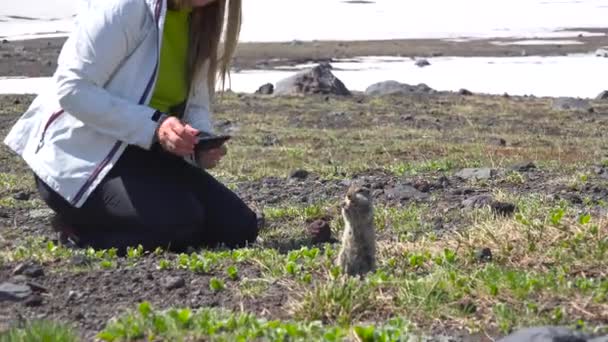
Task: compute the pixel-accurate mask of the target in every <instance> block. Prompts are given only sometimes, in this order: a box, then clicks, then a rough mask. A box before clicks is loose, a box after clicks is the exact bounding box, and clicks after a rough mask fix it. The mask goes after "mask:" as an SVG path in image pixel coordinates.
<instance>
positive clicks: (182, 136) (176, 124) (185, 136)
mask: <svg viewBox="0 0 608 342" xmlns="http://www.w3.org/2000/svg"><path fill="white" fill-rule="evenodd" d="M198 132H199V131H198V130H196V129H194V128H192V126H190V125H187V124H183V123H182V122H181V121H180V120H179V119H178V118H176V117H173V116H170V117H168V118H166V119H165V120H163V122H162V123H161V124H160V126H159V128H158V131H157V133H156V135H157V139H158V142H159V143H160V145H161V146H162V147H163V149H165V150H166V151H168V152H170V153H173V154H175V155H178V156H180V157H185V156H187V155H190V154H192V153H194V145H195V144H196V141H197V139H196V135H197V134H198Z"/></svg>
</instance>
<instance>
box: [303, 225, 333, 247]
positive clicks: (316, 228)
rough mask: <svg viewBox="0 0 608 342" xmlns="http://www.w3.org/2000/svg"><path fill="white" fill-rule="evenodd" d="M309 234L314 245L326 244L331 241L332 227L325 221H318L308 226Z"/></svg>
mask: <svg viewBox="0 0 608 342" xmlns="http://www.w3.org/2000/svg"><path fill="white" fill-rule="evenodd" d="M307 230H308V234H309V235H310V238H311V240H312V242H313V243H325V242H330V241H331V227H330V225H329V222H327V221H325V220H316V221H314V222H312V223H310V224H309V225H308V228H307Z"/></svg>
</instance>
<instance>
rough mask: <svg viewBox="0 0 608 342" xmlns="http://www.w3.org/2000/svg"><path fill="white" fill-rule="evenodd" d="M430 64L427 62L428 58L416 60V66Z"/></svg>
mask: <svg viewBox="0 0 608 342" xmlns="http://www.w3.org/2000/svg"><path fill="white" fill-rule="evenodd" d="M429 65H431V62H429V61H428V60H426V59H424V58H422V59H419V60H417V61H416V66H417V67H420V68H424V67H425V66H429Z"/></svg>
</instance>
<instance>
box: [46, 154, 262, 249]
mask: <svg viewBox="0 0 608 342" xmlns="http://www.w3.org/2000/svg"><path fill="white" fill-rule="evenodd" d="M36 184H37V187H38V190H39V192H40V195H41V197H42V199H43V200H44V201H45V202H46V203H47V205H48V206H49V207H50V208H51V209H53V210H54V211H55V212H56V213H58V215H59V217H60V218H61V220H62V221H64V222H65V223H66V224H67V226H68V227H69V228H70V231H71V232H72V235H75V237H76V238H77V240H78V245H79V246H81V247H85V246H90V247H93V248H97V249H108V248H112V247H114V248H117V249H118V250H122V251H124V249H125V248H126V247H128V246H133V247H135V246H137V245H139V244H141V245H142V246H143V247H144V248H145V249H153V248H156V247H163V248H168V249H171V250H184V249H186V248H187V247H200V246H209V247H214V246H217V245H225V246H226V247H229V248H235V247H242V246H245V245H246V244H247V243H252V242H254V241H255V239H256V237H257V234H258V227H257V217H256V214H255V213H254V212H253V211H252V210H251V209H249V208H248V207H247V205H246V204H245V203H244V202H243V201H242V200H241V199H240V198H239V197H238V196H237V195H236V194H235V193H233V192H232V191H230V190H229V189H228V188H226V187H225V186H224V185H222V184H221V183H220V182H218V181H217V180H215V179H214V178H213V177H212V176H211V175H209V174H208V173H207V172H205V171H202V170H200V169H198V168H195V167H192V166H191V165H189V164H187V163H186V162H185V161H183V160H182V159H181V158H179V157H176V156H173V155H169V154H168V153H166V152H161V151H159V150H157V149H153V150H152V151H146V150H143V149H141V148H139V147H135V146H129V147H128V148H127V149H126V150H125V152H124V154H123V155H122V156H121V158H120V159H119V161H118V162H117V163H116V165H115V166H114V167H113V169H112V170H111V171H110V173H109V174H108V175H107V176H106V177H105V178H104V179H103V180H102V182H101V183H100V184H99V185H98V187H97V188H96V189H95V191H93V193H92V194H91V195H90V197H89V198H88V199H87V201H86V202H85V204H84V205H83V206H82V207H81V208H75V207H73V206H71V205H70V204H69V203H68V202H67V201H65V200H64V199H63V198H62V197H60V196H59V195H58V194H57V193H56V192H54V191H53V190H52V189H51V188H49V187H48V185H46V184H45V183H44V182H42V181H41V180H40V179H38V178H37V177H36Z"/></svg>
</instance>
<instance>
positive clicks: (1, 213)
mask: <svg viewBox="0 0 608 342" xmlns="http://www.w3.org/2000/svg"><path fill="white" fill-rule="evenodd" d="M9 217H10V215H9V213H8V210H6V209H4V208H0V218H9Z"/></svg>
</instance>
